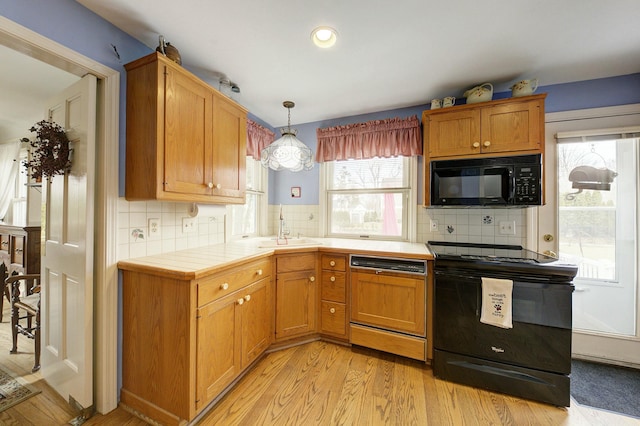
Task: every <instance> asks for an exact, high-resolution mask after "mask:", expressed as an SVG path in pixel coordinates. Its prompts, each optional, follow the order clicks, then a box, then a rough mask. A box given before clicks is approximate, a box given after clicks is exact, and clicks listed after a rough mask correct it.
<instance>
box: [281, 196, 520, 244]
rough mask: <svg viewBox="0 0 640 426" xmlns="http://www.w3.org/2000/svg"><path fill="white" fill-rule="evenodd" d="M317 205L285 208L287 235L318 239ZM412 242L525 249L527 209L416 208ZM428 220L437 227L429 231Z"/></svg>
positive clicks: (283, 208)
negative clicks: (507, 228) (510, 229)
mask: <svg viewBox="0 0 640 426" xmlns="http://www.w3.org/2000/svg"><path fill="white" fill-rule="evenodd" d="M319 208H320V207H319V206H318V205H285V206H282V215H283V217H284V219H285V229H287V230H289V235H291V236H293V237H297V236H298V234H300V235H301V236H305V237H320V223H319V220H318V217H319ZM416 209H417V211H416V222H417V229H416V239H415V242H426V241H429V240H438V241H456V242H473V243H485V244H517V245H522V246H523V247H524V246H525V242H526V209H475V208H474V209H449V208H447V209H441V208H438V209H436V208H430V209H426V208H424V207H422V206H416ZM279 212H280V206H279V205H270V206H269V220H268V224H269V230H268V235H275V234H276V232H277V231H278V219H279V216H280V213H279ZM431 220H435V221H437V223H438V228H437V230H435V231H431ZM501 222H507V223H509V224H514V225H515V227H514V230H515V234H513V235H505V234H501V233H500V223H501Z"/></svg>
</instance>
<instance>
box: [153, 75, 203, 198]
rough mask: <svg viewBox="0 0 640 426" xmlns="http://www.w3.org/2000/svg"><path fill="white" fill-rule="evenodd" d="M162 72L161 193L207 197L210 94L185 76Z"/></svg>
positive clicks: (200, 84) (199, 84)
mask: <svg viewBox="0 0 640 426" xmlns="http://www.w3.org/2000/svg"><path fill="white" fill-rule="evenodd" d="M164 68H165V110H164V116H163V117H162V118H163V119H164V157H163V158H164V159H163V161H164V191H165V192H171V193H182V194H198V195H205V194H210V193H211V187H213V177H212V176H211V158H212V155H213V152H212V149H213V148H212V147H213V115H212V114H213V92H212V89H211V88H210V87H208V86H206V85H204V84H202V83H200V82H199V81H197V80H195V79H194V78H192V77H191V76H190V75H188V74H184V73H180V72H178V71H176V70H174V69H173V68H171V67H169V66H166V65H165V66H164Z"/></svg>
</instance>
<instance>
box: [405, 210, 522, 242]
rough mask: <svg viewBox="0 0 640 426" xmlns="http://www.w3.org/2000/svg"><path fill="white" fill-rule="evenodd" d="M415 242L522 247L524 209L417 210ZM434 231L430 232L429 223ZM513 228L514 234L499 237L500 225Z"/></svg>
mask: <svg viewBox="0 0 640 426" xmlns="http://www.w3.org/2000/svg"><path fill="white" fill-rule="evenodd" d="M417 217H418V220H417V222H418V229H417V236H416V241H417V242H425V241H429V240H435V241H455V242H470V243H485V244H516V245H521V246H523V247H525V245H526V244H525V243H526V220H527V211H526V209H482V208H480V209H475V208H473V209H448V208H447V209H435V208H429V209H426V208H423V207H418V215H417ZM432 220H433V221H436V222H437V224H438V226H437V230H434V231H431V221H432ZM501 223H502V224H505V225H506V224H509V227H511V225H515V227H514V231H515V233H514V234H513V235H508V234H501V233H500V225H501Z"/></svg>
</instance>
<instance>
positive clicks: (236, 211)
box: [228, 157, 267, 239]
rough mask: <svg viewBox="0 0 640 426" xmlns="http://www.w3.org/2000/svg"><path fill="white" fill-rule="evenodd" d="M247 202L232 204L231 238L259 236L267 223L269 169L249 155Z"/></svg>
mask: <svg viewBox="0 0 640 426" xmlns="http://www.w3.org/2000/svg"><path fill="white" fill-rule="evenodd" d="M246 177H247V193H246V201H245V204H241V205H233V206H231V211H230V214H229V225H230V226H229V229H228V234H229V239H238V238H245V237H257V236H259V235H261V234H263V233H264V229H265V228H266V223H267V217H266V215H267V169H265V168H264V167H262V165H261V164H260V161H256V160H254V159H253V158H252V157H247V169H246Z"/></svg>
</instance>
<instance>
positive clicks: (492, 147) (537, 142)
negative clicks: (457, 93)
mask: <svg viewBox="0 0 640 426" xmlns="http://www.w3.org/2000/svg"><path fill="white" fill-rule="evenodd" d="M545 97H546V94H542V95H534V96H528V97H522V98H510V99H502V100H498V101H492V102H484V103H480V104H470V105H462V106H459V107H452V108H443V109H438V110H428V111H424V113H423V115H422V123H423V126H424V135H425V138H424V144H425V147H424V152H425V156H426V157H427V158H429V159H433V158H441V157H458V156H466V157H469V156H475V155H482V156H492V155H496V154H497V155H510V154H515V155H518V154H524V153H525V152H523V151H526V152H529V153H533V152H541V151H542V150H544V98H545Z"/></svg>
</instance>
